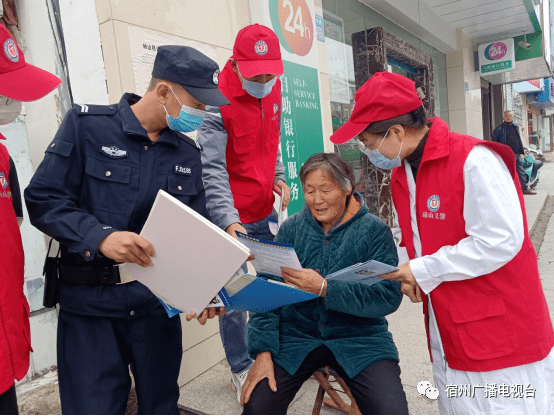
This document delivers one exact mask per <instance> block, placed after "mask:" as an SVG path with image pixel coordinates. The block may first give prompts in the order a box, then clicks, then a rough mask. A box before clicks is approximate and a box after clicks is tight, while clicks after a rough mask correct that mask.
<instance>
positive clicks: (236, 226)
mask: <svg viewBox="0 0 554 416" xmlns="http://www.w3.org/2000/svg"><path fill="white" fill-rule="evenodd" d="M225 232H226V233H227V234H229V235H230V236H231V237H235V238H236V239H237V240H238V237H237V232H239V233H243V234H248V233H247V232H246V230H245V228H244V227H243V226H242V224H241V223H239V222H235V223H233V224H231V225H230V226H228V227H227V228H226V229H225ZM254 258H255V257H254V255H253V254H250V256H248V258H247V259H246V261H252V260H254Z"/></svg>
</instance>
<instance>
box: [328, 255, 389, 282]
mask: <svg viewBox="0 0 554 416" xmlns="http://www.w3.org/2000/svg"><path fill="white" fill-rule="evenodd" d="M396 270H398V267H394V266H389V265H388V264H385V263H381V262H380V261H377V260H369V261H366V262H365V263H358V264H355V265H353V266H350V267H347V268H346V269H342V270H339V271H338V272H335V273H332V274H330V275H328V276H327V279H328V280H341V281H344V282H360V283H364V284H366V285H369V286H371V285H374V284H375V283H378V282H380V281H381V278H380V277H379V276H380V275H382V274H387V273H391V272H394V271H396Z"/></svg>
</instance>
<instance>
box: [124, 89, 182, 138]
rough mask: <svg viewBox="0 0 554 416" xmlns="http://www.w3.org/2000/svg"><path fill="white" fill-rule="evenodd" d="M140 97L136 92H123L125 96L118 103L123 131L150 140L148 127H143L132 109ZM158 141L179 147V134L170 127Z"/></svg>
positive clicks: (162, 133)
mask: <svg viewBox="0 0 554 416" xmlns="http://www.w3.org/2000/svg"><path fill="white" fill-rule="evenodd" d="M140 99H141V97H140V96H138V95H136V94H131V93H125V94H123V97H121V100H119V104H118V111H119V114H120V115H121V125H122V128H123V131H124V132H125V133H126V134H130V135H131V137H136V136H140V138H141V139H144V138H146V139H147V140H150V137H148V133H147V132H146V129H145V128H144V127H142V125H141V124H140V121H139V120H138V118H137V116H135V113H133V110H132V109H131V106H132V105H133V104H135V103H137V102H138V101H139V100H140ZM156 143H167V144H170V145H172V146H175V147H179V139H178V138H177V134H176V133H175V132H174V131H173V130H171V129H170V128H168V127H166V128H165V129H163V130H162V132H161V134H160V137H159V139H158V140H157V141H156Z"/></svg>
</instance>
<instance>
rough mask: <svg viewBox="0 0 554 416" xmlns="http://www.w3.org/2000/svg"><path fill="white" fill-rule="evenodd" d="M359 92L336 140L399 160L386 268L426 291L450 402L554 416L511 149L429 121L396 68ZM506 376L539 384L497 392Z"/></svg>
mask: <svg viewBox="0 0 554 416" xmlns="http://www.w3.org/2000/svg"><path fill="white" fill-rule="evenodd" d="M355 99H356V107H355V108H354V111H353V112H352V116H351V117H350V120H349V121H348V122H347V123H346V124H344V125H343V126H342V127H341V128H340V129H339V130H338V131H337V132H336V133H335V134H334V135H333V136H331V140H332V141H333V142H334V143H344V142H346V141H347V140H350V139H352V138H354V137H356V136H358V137H359V145H360V148H361V150H362V151H363V152H364V153H365V154H366V155H367V156H368V158H369V160H370V161H371V162H372V163H373V164H374V165H375V166H376V167H378V168H381V169H394V170H393V172H392V178H391V192H392V200H393V206H394V208H395V217H396V224H395V234H396V239H397V241H398V256H399V260H400V261H399V264H400V266H399V270H398V271H397V272H393V273H389V274H386V275H382V276H381V277H382V278H385V279H389V280H395V281H400V282H401V283H402V291H403V293H405V294H406V295H408V296H409V297H410V299H411V300H412V301H414V302H421V301H423V311H424V313H425V324H426V330H427V337H428V342H429V348H430V353H431V357H432V361H433V375H434V379H435V385H436V387H437V388H438V390H439V397H438V400H439V409H440V412H441V413H442V414H507V413H510V414H553V413H554V392H553V390H552V385H554V351H553V349H552V347H553V346H554V331H553V329H552V322H551V320H550V315H549V312H548V305H547V303H546V299H545V296H544V292H543V289H542V285H541V280H540V276H539V270H538V264H537V255H536V253H535V249H534V248H533V244H532V243H531V239H530V238H529V233H528V230H527V218H526V215H525V206H524V202H523V194H522V192H521V188H520V187H519V186H517V185H518V183H517V182H518V178H517V172H516V169H515V161H514V156H513V152H512V150H510V149H509V148H508V147H506V146H503V145H500V144H498V143H494V142H490V141H484V140H479V139H476V138H473V137H470V136H464V135H460V134H457V133H454V132H451V131H449V129H448V125H447V124H446V123H445V122H444V121H442V120H441V119H439V118H438V117H436V118H432V119H430V120H427V118H426V115H425V110H424V108H423V103H422V101H421V99H420V98H419V96H418V94H417V92H416V89H415V84H414V82H413V81H411V80H409V79H407V78H405V77H403V76H401V75H398V74H391V73H388V72H381V73H376V74H374V75H373V76H372V77H371V78H370V79H369V81H367V82H366V83H365V84H364V85H363V86H362V87H361V88H360V89H359V90H358V92H357V93H356V98H355ZM420 288H421V290H420ZM501 384H506V385H507V384H511V385H512V386H513V387H512V389H516V388H517V387H515V384H521V385H522V386H525V388H526V391H527V392H529V393H526V394H525V397H523V393H522V396H521V398H514V397H509V396H508V397H506V395H501V394H494V391H492V394H491V390H492V386H494V387H495V388H496V387H497V386H500V385H501ZM459 386H473V390H472V394H468V395H462V394H459V395H458V394H457V392H458V387H459ZM477 386H480V387H482V388H480V389H479V388H475V387H477ZM485 386H489V389H488V390H487V391H485ZM451 388H454V389H455V391H456V394H454V395H452V394H449V390H447V389H451ZM496 393H498V390H496Z"/></svg>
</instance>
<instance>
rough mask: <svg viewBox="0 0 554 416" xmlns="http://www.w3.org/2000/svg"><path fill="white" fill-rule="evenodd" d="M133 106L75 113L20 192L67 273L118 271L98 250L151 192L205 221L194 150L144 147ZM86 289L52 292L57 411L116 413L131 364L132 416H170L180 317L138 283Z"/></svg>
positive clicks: (145, 206)
mask: <svg viewBox="0 0 554 416" xmlns="http://www.w3.org/2000/svg"><path fill="white" fill-rule="evenodd" d="M139 99H140V97H138V96H136V95H133V94H125V95H124V96H123V98H122V99H121V101H120V102H119V104H118V105H111V106H95V105H88V106H87V105H82V106H80V105H75V106H74V107H73V109H71V110H70V111H69V112H68V113H67V115H66V116H65V118H64V121H63V123H62V125H61V127H60V129H59V131H58V133H57V134H56V137H55V138H54V140H53V141H52V143H50V145H49V146H48V148H47V150H46V154H45V157H44V160H43V162H42V163H41V164H40V166H39V167H38V169H37V171H36V173H35V175H34V176H33V179H32V180H31V183H30V185H29V187H28V188H27V189H26V190H25V201H26V203H27V208H28V211H29V215H30V219H31V222H32V224H33V225H35V226H36V227H37V228H38V229H39V230H41V231H43V232H44V233H45V234H47V235H49V236H51V237H53V238H54V239H56V240H57V241H59V242H60V243H61V246H62V259H61V262H62V263H63V264H65V265H67V266H69V267H70V268H73V269H72V270H79V268H82V270H85V268H87V267H88V268H89V271H90V270H104V271H105V270H107V269H110V268H111V269H115V270H117V268H113V267H111V266H112V265H113V262H112V261H111V260H109V259H106V258H105V257H103V256H102V255H101V253H98V252H97V249H98V246H99V244H100V242H101V241H102V240H103V239H104V238H105V237H106V236H108V235H109V234H110V233H112V232H114V231H132V232H135V233H139V232H140V230H141V229H142V227H143V225H144V222H145V221H146V218H147V216H148V214H149V212H150V208H151V207H152V204H153V202H154V199H155V197H156V194H157V192H158V190H159V189H163V190H165V191H167V192H169V193H170V194H171V195H173V196H174V197H176V198H177V199H179V200H180V201H181V202H183V203H185V204H186V205H188V206H189V207H191V208H192V209H194V210H195V211H197V212H198V213H200V214H202V215H203V216H205V217H206V218H208V213H207V211H206V204H205V195H204V187H203V184H202V165H201V160H200V149H198V148H197V146H196V144H195V142H194V141H193V140H191V139H190V138H188V137H186V136H185V135H183V134H181V133H176V132H174V131H172V130H170V129H169V128H166V129H164V130H163V131H162V132H161V135H160V137H159V139H158V140H157V141H156V142H151V141H150V139H149V138H148V135H147V132H146V130H145V129H144V128H143V127H142V126H141V124H140V122H139V120H138V119H137V118H136V117H135V115H134V113H133V111H132V110H131V107H130V106H131V105H132V104H134V103H136V102H137V101H138V100H139ZM179 167H184V168H188V169H179ZM181 172H186V174H182V173H181ZM192 238H193V237H192V236H191V240H192ZM91 265H93V266H95V267H96V266H97V268H96V269H94V268H92V269H91V268H90V266H91ZM108 274H109V273H108ZM108 277H110V276H108ZM111 277H113V276H111ZM99 278H102V274H101V273H100V274H99ZM86 283H89V284H73V285H71V284H62V286H61V291H60V301H59V303H60V315H59V323H58V370H59V382H60V396H61V403H62V410H63V413H64V414H103V413H106V414H118V413H119V414H123V413H124V411H125V406H126V403H127V396H128V392H129V388H130V384H131V381H130V378H129V372H128V366H129V364H132V371H133V375H134V379H135V384H136V391H137V395H138V405H139V412H140V413H143V414H144V413H147V414H154V413H156V414H178V413H179V412H178V408H177V400H178V398H179V387H178V385H177V378H178V374H179V369H180V364H181V357H182V352H183V351H182V339H181V322H180V318H179V317H174V318H169V317H168V315H167V313H166V312H165V310H164V308H163V307H162V306H161V304H160V302H159V301H158V300H157V298H156V297H155V296H154V295H153V294H152V293H151V292H150V290H148V289H147V288H146V287H145V286H144V285H142V284H141V283H138V282H132V283H127V284H121V285H116V284H99V283H100V282H98V284H91V283H92V282H90V281H87V282H86Z"/></svg>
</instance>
